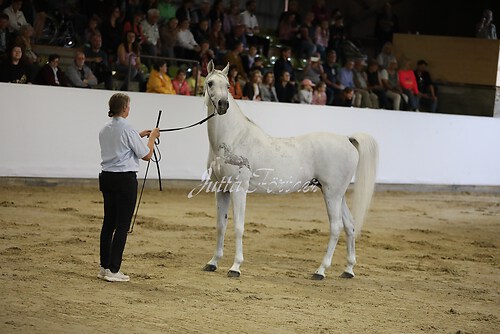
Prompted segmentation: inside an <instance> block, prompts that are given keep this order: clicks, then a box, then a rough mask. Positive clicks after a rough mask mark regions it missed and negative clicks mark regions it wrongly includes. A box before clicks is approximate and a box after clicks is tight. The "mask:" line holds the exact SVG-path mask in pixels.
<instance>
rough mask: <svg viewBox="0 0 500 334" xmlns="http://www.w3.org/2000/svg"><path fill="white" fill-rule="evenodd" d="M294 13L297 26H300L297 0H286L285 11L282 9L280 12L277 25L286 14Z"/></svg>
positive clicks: (300, 17)
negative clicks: (287, 0) (286, 6)
mask: <svg viewBox="0 0 500 334" xmlns="http://www.w3.org/2000/svg"><path fill="white" fill-rule="evenodd" d="M291 14H293V15H295V22H296V25H297V26H300V25H301V24H302V16H301V15H300V8H299V1H298V0H290V1H289V2H288V9H287V11H284V12H282V13H281V14H280V17H279V19H278V27H279V24H280V22H281V21H282V20H283V19H284V18H285V17H287V16H289V15H291ZM313 19H314V14H313Z"/></svg>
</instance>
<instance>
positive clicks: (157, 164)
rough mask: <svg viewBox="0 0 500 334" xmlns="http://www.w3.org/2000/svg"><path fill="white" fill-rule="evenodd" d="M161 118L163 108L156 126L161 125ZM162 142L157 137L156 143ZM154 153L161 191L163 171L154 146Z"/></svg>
mask: <svg viewBox="0 0 500 334" xmlns="http://www.w3.org/2000/svg"><path fill="white" fill-rule="evenodd" d="M160 119H161V110H160V111H159V112H158V119H157V120H156V127H157V128H158V127H159V126H160ZM159 144H160V139H158V138H157V139H156V145H159ZM153 155H154V157H155V163H156V170H157V171H158V185H159V186H160V191H162V190H163V189H162V186H161V173H160V161H159V160H158V156H157V155H156V151H155V150H154V148H153Z"/></svg>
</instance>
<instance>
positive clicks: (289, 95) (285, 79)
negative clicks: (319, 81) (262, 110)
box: [275, 71, 297, 103]
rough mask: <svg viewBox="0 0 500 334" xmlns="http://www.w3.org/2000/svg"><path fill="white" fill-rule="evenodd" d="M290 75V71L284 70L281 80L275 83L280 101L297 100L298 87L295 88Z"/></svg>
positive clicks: (289, 101) (290, 101)
mask: <svg viewBox="0 0 500 334" xmlns="http://www.w3.org/2000/svg"><path fill="white" fill-rule="evenodd" d="M290 77H291V75H290V72H288V71H283V72H282V73H281V75H280V80H279V81H277V82H276V83H275V88H276V96H277V97H278V101H280V102H287V103H292V102H295V94H297V88H295V85H294V84H292V82H291V81H290Z"/></svg>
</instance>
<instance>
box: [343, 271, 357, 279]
mask: <svg viewBox="0 0 500 334" xmlns="http://www.w3.org/2000/svg"><path fill="white" fill-rule="evenodd" d="M340 278H354V274H351V273H348V272H347V271H344V272H343V273H342V275H340Z"/></svg>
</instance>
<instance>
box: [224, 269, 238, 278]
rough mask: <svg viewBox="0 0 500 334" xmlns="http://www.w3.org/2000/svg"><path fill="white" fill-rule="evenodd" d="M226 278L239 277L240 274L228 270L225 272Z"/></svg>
mask: <svg viewBox="0 0 500 334" xmlns="http://www.w3.org/2000/svg"><path fill="white" fill-rule="evenodd" d="M227 277H240V273H239V272H238V271H234V270H229V271H228V272H227Z"/></svg>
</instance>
